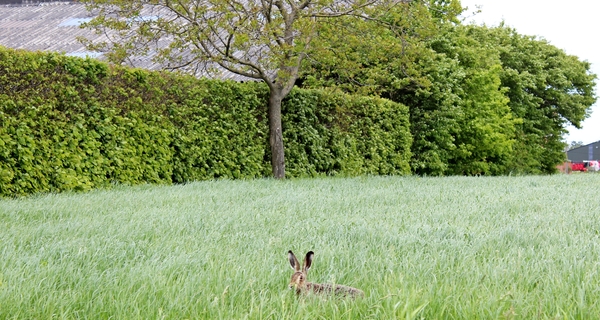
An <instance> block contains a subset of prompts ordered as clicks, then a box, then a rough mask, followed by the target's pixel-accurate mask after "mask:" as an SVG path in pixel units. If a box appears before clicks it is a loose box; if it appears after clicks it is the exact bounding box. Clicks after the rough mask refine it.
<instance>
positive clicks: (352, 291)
mask: <svg viewBox="0 0 600 320" xmlns="http://www.w3.org/2000/svg"><path fill="white" fill-rule="evenodd" d="M313 255H314V253H313V252H312V251H309V252H307V253H306V257H305V258H304V264H303V265H302V269H301V268H300V263H299V262H298V259H296V256H295V255H294V253H293V252H292V251H291V250H290V251H288V259H289V261H290V265H291V266H292V269H294V271H295V272H294V274H292V279H291V280H290V285H289V286H290V289H292V288H294V289H295V290H296V293H297V294H306V293H309V292H312V293H316V294H332V293H333V294H335V295H340V296H347V297H352V298H355V297H362V296H364V295H365V294H364V292H363V291H362V290H360V289H356V288H352V287H348V286H343V285H332V284H320V283H313V282H308V281H306V279H307V274H308V269H310V267H311V265H312V258H313Z"/></svg>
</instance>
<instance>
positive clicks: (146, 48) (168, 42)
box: [83, 0, 411, 178]
mask: <svg viewBox="0 0 600 320" xmlns="http://www.w3.org/2000/svg"><path fill="white" fill-rule="evenodd" d="M405 1H406V2H411V1H410V0H408V1H407V0H390V1H389V2H388V1H387V0H316V1H315V0H243V1H236V0H84V1H83V2H85V3H87V6H88V8H89V9H90V10H92V11H95V12H97V16H96V17H95V18H94V19H93V20H92V21H91V22H89V23H87V24H86V26H87V27H92V28H95V29H96V30H97V31H98V32H100V33H102V32H103V33H104V34H106V35H107V36H108V38H109V40H107V41H105V42H102V43H92V42H91V41H87V42H85V41H84V42H85V43H86V45H87V46H88V47H89V48H90V49H94V50H104V51H110V54H109V58H110V59H111V60H112V61H113V62H117V63H120V62H122V61H124V59H127V58H128V57H132V56H136V55H138V56H144V55H153V56H154V59H155V61H157V62H159V63H163V64H164V65H166V66H167V67H168V68H171V69H180V70H184V71H189V72H198V70H204V71H206V72H212V73H214V72H219V70H227V71H229V72H232V73H235V74H238V75H242V76H244V77H247V78H250V79H256V80H262V81H264V82H265V83H266V84H267V85H268V87H269V89H270V90H269V92H270V95H269V100H268V119H269V142H270V146H271V164H272V168H273V176H274V177H276V178H284V177H285V156H284V143H283V135H282V125H281V103H282V100H283V99H284V98H285V97H286V96H287V95H288V93H289V92H290V90H291V89H292V88H293V86H294V84H295V82H296V80H297V78H298V75H299V71H300V68H301V67H302V63H303V60H304V59H305V58H306V56H307V53H308V52H309V50H310V49H311V46H312V45H313V43H314V42H315V41H316V40H315V39H316V38H318V37H319V34H318V32H317V29H318V27H319V26H320V25H323V24H327V23H330V22H331V21H333V20H335V19H333V18H339V17H354V18H360V19H370V20H376V19H378V15H381V14H385V13H386V12H387V11H388V8H390V7H392V6H394V5H402V3H403V2H405Z"/></svg>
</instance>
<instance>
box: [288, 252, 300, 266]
mask: <svg viewBox="0 0 600 320" xmlns="http://www.w3.org/2000/svg"><path fill="white" fill-rule="evenodd" d="M288 259H289V260H290V265H291V266H292V269H294V270H296V271H300V262H298V259H296V256H295V255H294V253H293V252H292V250H290V251H288Z"/></svg>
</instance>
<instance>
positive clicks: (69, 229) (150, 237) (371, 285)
mask: <svg viewBox="0 0 600 320" xmlns="http://www.w3.org/2000/svg"><path fill="white" fill-rule="evenodd" d="M599 186H600V175H593V174H586V175H584V174H581V175H570V176H565V175H562V176H558V175H557V176H545V177H495V178H467V177H448V178H417V177H371V178H353V179H341V178H335V179H327V178H323V179H306V180H304V179H303V180H288V181H273V180H255V181H216V182H201V183H191V184H188V185H180V186H142V187H132V188H125V187H122V188H117V189H115V190H109V191H93V192H89V193H85V194H60V195H43V196H37V197H32V198H25V199H12V200H7V199H4V200H0V318H1V319H51V318H56V319H108V318H114V319H186V318H189V319H314V318H321V319H368V318H371V319H400V318H402V319H412V318H425V319H505V318H508V319H510V318H519V319H533V318H539V319H550V318H552V319H554V318H561V319H564V318H567V319H591V318H597V317H598V316H599V315H600V274H599V270H600V241H599V240H600V239H599V237H600V198H599V196H600V193H599V190H598V188H599ZM290 249H291V250H293V251H294V252H295V253H296V254H297V255H298V256H303V255H304V253H305V252H306V251H308V250H314V251H315V260H314V264H313V267H312V269H311V270H310V273H309V280H311V281H316V282H328V283H341V284H345V285H351V286H354V287H358V288H360V289H362V290H364V291H365V294H366V295H365V297H364V298H362V299H356V300H350V299H343V298H335V297H317V296H308V297H304V298H300V299H298V298H296V297H295V296H294V294H293V293H292V292H291V291H290V290H288V289H287V283H288V281H289V277H290V276H291V273H292V270H291V268H290V266H289V264H288V262H287V257H286V254H287V251H288V250H290Z"/></svg>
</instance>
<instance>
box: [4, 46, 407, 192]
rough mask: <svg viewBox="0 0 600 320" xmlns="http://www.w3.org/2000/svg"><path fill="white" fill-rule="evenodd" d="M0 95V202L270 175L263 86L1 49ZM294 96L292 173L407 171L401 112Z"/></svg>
mask: <svg viewBox="0 0 600 320" xmlns="http://www.w3.org/2000/svg"><path fill="white" fill-rule="evenodd" d="M0 88H2V90H0V92H2V93H1V94H0V196H14V195H23V194H31V193H37V192H56V191H63V190H89V189H91V188H96V187H105V186H108V185H110V184H112V183H120V184H140V183H184V182H188V181H193V180H206V179H216V178H253V177H263V176H267V175H268V172H269V170H268V169H269V165H268V163H269V162H268V154H269V151H268V150H269V147H268V139H267V134H266V132H267V128H268V127H267V123H266V120H265V119H264V116H263V115H265V114H266V113H265V105H266V103H265V102H266V100H267V97H268V88H267V86H266V85H264V84H260V83H236V82H224V81H211V80H198V79H196V78H193V77H190V76H181V75H176V74H173V73H158V72H148V71H144V70H139V69H127V68H122V67H108V66H107V65H106V64H104V63H102V62H99V61H95V60H91V59H85V60H83V59H78V58H73V57H66V56H64V55H60V54H54V53H27V52H23V51H15V50H10V49H2V48H0ZM292 96H293V97H294V98H290V99H288V100H285V101H284V104H283V105H284V108H285V109H286V113H287V114H286V119H285V126H286V128H287V129H289V131H290V132H289V133H285V132H284V139H285V141H286V142H289V143H290V144H292V145H294V147H293V148H292V149H291V150H290V151H289V152H288V154H287V158H288V159H289V161H290V164H288V168H289V170H290V172H291V176H313V175H318V174H331V175H333V174H344V175H359V174H365V173H368V174H404V173H408V172H409V170H408V162H407V159H408V157H410V150H409V148H410V143H411V138H410V134H409V132H408V119H407V117H408V114H407V110H406V107H404V106H402V105H399V104H397V103H393V102H391V101H388V100H384V99H377V98H363V97H352V96H348V95H344V94H341V93H338V94H333V93H329V92H324V91H316V90H313V91H306V90H297V91H294V92H293V95H292ZM336 114H340V115H341V114H343V115H344V117H343V118H342V117H339V119H338V117H336ZM315 115H316V116H315ZM307 117H312V118H310V120H309V119H308V118H307Z"/></svg>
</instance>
